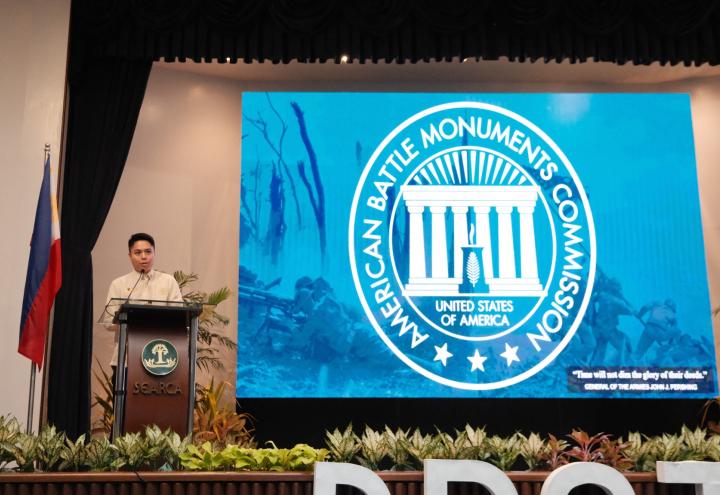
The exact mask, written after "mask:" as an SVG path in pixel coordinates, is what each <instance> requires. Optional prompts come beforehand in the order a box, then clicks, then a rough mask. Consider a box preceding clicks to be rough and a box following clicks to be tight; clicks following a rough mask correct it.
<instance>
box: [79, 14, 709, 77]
mask: <svg viewBox="0 0 720 495" xmlns="http://www.w3.org/2000/svg"><path fill="white" fill-rule="evenodd" d="M718 3H719V2H718V0H602V1H601V0H442V1H433V0H374V1H373V0H166V1H153V2H148V1H143V2H141V1H137V0H75V1H74V2H73V9H74V10H75V11H77V13H78V15H77V16H76V21H77V24H76V28H77V29H76V30H77V33H79V34H81V35H82V36H83V37H84V39H85V41H86V44H87V45H88V46H92V50H91V51H92V53H93V54H95V55H112V56H121V57H125V58H130V59H144V60H161V59H164V60H166V61H180V62H184V61H185V60H186V59H190V60H194V61H196V62H201V61H206V62H209V61H218V62H221V63H224V62H226V61H228V60H229V61H231V62H236V61H238V60H241V61H244V62H258V61H260V62H262V61H271V62H272V63H287V62H289V61H291V60H298V61H302V62H324V61H328V60H330V61H333V60H334V61H336V62H337V61H339V60H340V57H341V56H342V55H347V56H348V57H349V58H350V59H351V60H353V61H360V62H366V61H371V62H391V61H394V62H399V63H403V62H418V61H429V60H447V61H450V60H453V59H454V60H458V59H464V58H467V57H470V58H476V59H486V60H494V59H498V58H499V57H508V58H509V59H510V60H514V61H520V62H522V61H525V60H531V61H534V60H545V61H550V60H557V61H561V60H570V61H572V62H584V61H587V60H596V61H607V62H615V63H618V64H624V63H626V62H631V63H634V64H650V63H652V62H661V63H663V64H664V63H670V64H677V63H682V64H686V65H690V64H698V65H699V64H702V63H706V62H707V63H710V64H717V63H718V61H719V59H720V56H719V53H718V51H719V50H720V8H718Z"/></svg>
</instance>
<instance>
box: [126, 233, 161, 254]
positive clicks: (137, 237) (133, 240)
mask: <svg viewBox="0 0 720 495" xmlns="http://www.w3.org/2000/svg"><path fill="white" fill-rule="evenodd" d="M137 241H147V242H149V243H150V245H151V246H152V247H153V249H155V239H153V237H152V236H151V235H150V234H146V233H144V232H138V233H137V234H133V235H131V236H130V239H129V240H128V252H130V251H131V250H132V247H133V244H135V243H136V242H137Z"/></svg>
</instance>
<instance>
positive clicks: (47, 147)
mask: <svg viewBox="0 0 720 495" xmlns="http://www.w3.org/2000/svg"><path fill="white" fill-rule="evenodd" d="M44 151H45V156H44V157H43V166H44V165H45V162H46V161H47V158H48V155H49V154H50V144H49V143H45V150H44ZM46 342H47V341H46ZM36 374H37V366H36V365H35V363H34V362H33V361H30V390H29V392H28V412H27V425H26V427H25V430H26V432H27V433H28V434H30V433H32V428H33V416H34V411H33V409H34V408H35V375H36Z"/></svg>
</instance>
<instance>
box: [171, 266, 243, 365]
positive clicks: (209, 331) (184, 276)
mask: <svg viewBox="0 0 720 495" xmlns="http://www.w3.org/2000/svg"><path fill="white" fill-rule="evenodd" d="M173 277H175V280H176V281H177V283H178V285H179V286H180V291H181V292H182V295H183V299H184V300H185V302H192V303H196V304H201V305H202V308H203V309H202V313H200V316H199V318H198V337H197V340H198V344H199V345H198V348H197V365H198V366H199V367H200V368H201V369H203V370H205V371H210V369H211V368H212V369H224V365H223V362H222V360H221V359H220V358H219V357H218V356H217V353H218V350H217V349H216V348H215V347H214V345H215V343H216V342H217V343H218V344H220V346H222V347H226V348H228V349H230V350H233V351H234V350H237V344H236V343H235V341H234V340H232V339H231V338H229V337H227V336H225V335H222V334H221V333H218V331H219V329H220V328H222V327H225V326H227V324H228V323H230V319H229V318H228V317H227V316H224V315H222V314H220V313H218V312H217V311H216V308H217V306H218V305H219V304H220V303H222V302H223V301H225V300H226V299H227V298H228V297H230V289H228V288H227V287H222V288H220V289H218V290H216V291H213V292H210V293H207V292H203V291H199V290H196V289H191V288H190V285H191V284H193V283H194V282H197V281H198V279H199V277H198V275H197V274H196V273H184V272H183V271H180V270H178V271H176V272H174V273H173Z"/></svg>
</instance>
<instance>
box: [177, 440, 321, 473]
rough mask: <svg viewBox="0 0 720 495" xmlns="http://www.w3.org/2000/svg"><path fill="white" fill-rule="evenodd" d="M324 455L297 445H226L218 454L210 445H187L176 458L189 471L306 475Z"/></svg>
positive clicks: (316, 450) (308, 447)
mask: <svg viewBox="0 0 720 495" xmlns="http://www.w3.org/2000/svg"><path fill="white" fill-rule="evenodd" d="M327 455H328V451H327V450H326V449H314V448H313V447H310V446H309V445H305V444H298V445H296V446H294V447H293V448H291V449H279V448H277V447H275V446H273V447H272V448H266V449H249V448H245V447H240V446H239V445H228V446H227V447H225V448H224V449H222V450H214V449H213V446H212V444H211V443H210V442H205V443H204V444H202V445H200V446H199V447H198V446H197V445H192V444H190V445H188V447H187V450H186V451H185V452H184V453H182V454H180V462H181V464H182V466H183V467H184V468H185V469H188V470H191V471H220V470H226V469H235V470H240V471H310V470H312V468H313V466H314V465H315V463H316V462H320V461H324V460H325V459H326V458H327Z"/></svg>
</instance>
